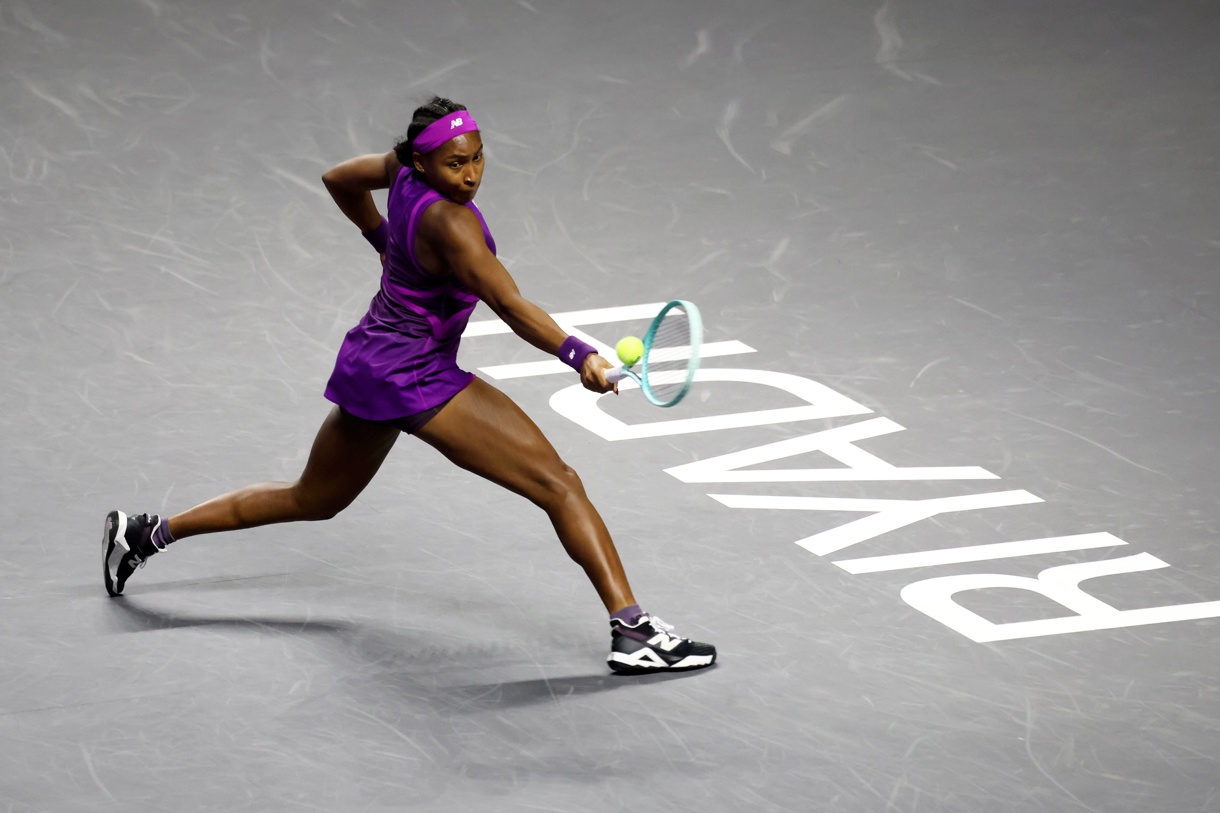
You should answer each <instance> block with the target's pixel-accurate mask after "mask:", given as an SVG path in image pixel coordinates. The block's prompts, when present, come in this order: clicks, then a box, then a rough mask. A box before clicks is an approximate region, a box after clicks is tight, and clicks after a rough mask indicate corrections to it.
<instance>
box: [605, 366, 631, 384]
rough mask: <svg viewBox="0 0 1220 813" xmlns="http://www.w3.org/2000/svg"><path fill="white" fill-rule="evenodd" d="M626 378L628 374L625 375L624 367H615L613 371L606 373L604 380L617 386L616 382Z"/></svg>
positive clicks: (625, 369)
mask: <svg viewBox="0 0 1220 813" xmlns="http://www.w3.org/2000/svg"><path fill="white" fill-rule="evenodd" d="M627 377H628V373H627V368H626V367H615V368H614V369H613V370H611V371H610V372H608V373H606V380H607V381H609V382H610V383H611V384H617V383H618V382H620V381H622V380H623V379H624V378H627Z"/></svg>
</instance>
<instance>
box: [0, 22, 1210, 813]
mask: <svg viewBox="0 0 1220 813" xmlns="http://www.w3.org/2000/svg"><path fill="white" fill-rule="evenodd" d="M1218 34H1220V5H1217V3H1215V2H1173V1H1172V0H1170V1H1168V2H1166V1H1165V0H1139V1H1138V2H1136V1H1131V2H1127V1H1126V0H1119V2H1095V1H1094V0H1084V1H1083V2H1075V3H1060V2H1051V1H1050V0H1032V1H1030V2H1013V1H1010V0H1001V1H1000V2H966V1H965V0H954V1H949V0H946V1H945V2H917V1H915V0H910V1H909V2H908V1H905V0H887V1H886V2H885V3H884V4H878V3H877V2H876V0H875V1H874V2H873V3H871V4H861V3H854V2H850V1H849V0H827V2H822V3H805V2H796V0H788V1H787V2H779V1H778V0H754V2H750V3H744V2H730V1H729V0H707V1H706V2H694V0H664V1H663V2H638V1H637V0H625V1H624V2H614V3H611V2H594V1H593V0H573V1H572V2H563V1H562V0H517V1H516V2H490V1H489V0H483V1H482V2H474V1H473V0H453V1H452V2H445V3H424V2H390V1H389V0H344V2H322V1H321V0H301V1H300V2H291V3H289V2H286V0H274V1H273V2H264V3H242V2H236V0H210V1H209V2H187V0H141V1H140V2H118V0H99V1H98V2H85V0H42V2H29V1H28V0H4V2H3V3H0V226H2V228H0V339H2V344H3V348H4V349H3V354H2V355H0V374H2V375H3V379H4V386H3V388H0V435H2V437H3V463H2V464H0V506H2V507H3V508H4V514H5V517H6V522H5V525H6V530H5V531H4V532H3V535H2V537H0V538H2V539H3V545H2V548H0V565H2V566H3V573H4V578H3V579H2V581H0V639H2V640H3V643H4V647H3V651H4V656H3V658H0V811H7V812H8V813H34V812H35V811H54V812H55V813H76V812H77V811H130V813H136V811H195V810H199V811H297V810H301V811H309V810H326V811H399V810H411V811H429V812H432V811H461V812H462V813H484V812H485V811H486V812H490V811H495V812H496V813H503V812H504V811H565V812H567V811H573V812H576V811H599V812H600V811H620V810H627V809H630V810H647V811H678V810H701V811H717V813H719V811H794V812H799V813H805V811H841V812H842V813H858V812H859V813H865V812H867V813H876V812H877V811H953V812H955V813H956V812H957V811H961V813H978V811H1054V813H1074V812H1075V811H1081V812H1083V811H1094V813H1119V812H1120V811H1141V812H1142V811H1164V812H1166V813H1179V812H1181V813H1186V812H1187V811H1191V812H1193V811H1220V778H1218V777H1220V764H1218V761H1220V760H1218V757H1220V688H1218V683H1217V673H1218V671H1220V654H1218V653H1220V650H1218V644H1220V624H1218V623H1217V620H1216V619H1217V618H1218V617H1220V560H1218V559H1217V557H1216V555H1215V553H1214V550H1215V545H1216V539H1217V536H1218V535H1220V508H1218V507H1217V505H1218V500H1217V497H1218V496H1220V493H1218V487H1217V484H1218V483H1220V463H1218V462H1217V458H1218V452H1220V427H1218V424H1217V421H1218V419H1220V401H1218V393H1220V322H1218V320H1220V270H1218V269H1220V163H1218V162H1217V147H1218V146H1220V50H1218V49H1217V47H1216V42H1217V35H1218ZM434 92H435V93H440V94H442V95H445V96H449V97H451V98H453V99H456V100H458V101H460V102H462V103H464V104H466V105H468V106H469V108H470V110H471V111H472V112H473V113H474V114H475V115H476V116H477V117H478V121H479V123H480V125H481V126H482V131H483V139H484V141H485V143H486V145H487V154H488V167H487V171H486V175H485V176H484V182H483V186H482V189H481V191H480V193H479V198H478V202H479V205H480V206H481V208H482V210H483V212H484V213H485V214H486V216H487V220H488V223H489V225H490V227H491V230H492V232H493V233H494V235H495V238H496V241H497V243H498V245H499V251H500V257H501V259H502V261H503V262H504V264H505V265H506V267H508V269H509V270H510V271H511V272H512V274H513V276H514V277H515V279H516V280H517V282H518V284H519V285H520V286H521V288H522V290H523V291H525V292H526V294H527V295H528V296H529V297H530V298H532V299H533V300H534V301H535V302H537V303H538V304H539V305H541V306H542V307H544V308H545V309H547V310H548V311H549V312H551V313H553V314H556V315H559V319H560V321H561V323H562V324H564V325H566V326H570V327H572V328H578V329H579V330H581V331H583V332H585V333H586V334H587V335H589V336H590V337H592V338H593V339H595V340H596V341H597V342H599V343H601V344H602V345H603V346H605V347H609V346H613V344H614V343H615V342H616V341H617V340H618V338H619V337H621V336H625V335H628V334H634V335H640V333H641V332H642V331H643V330H644V328H645V326H646V325H647V323H648V319H647V314H648V313H649V312H652V311H655V309H656V306H657V305H658V304H659V303H663V302H665V301H667V300H670V299H674V298H685V299H689V300H692V301H694V302H696V303H697V304H698V305H699V306H700V307H701V309H702V312H703V316H704V319H705V322H706V336H705V341H706V343H707V344H706V349H707V351H708V352H707V353H706V354H705V357H704V359H703V366H702V369H701V373H700V375H701V378H700V380H699V381H697V382H696V383H695V387H694V389H693V390H692V392H691V395H690V396H689V397H688V398H687V399H686V400H685V401H684V402H683V403H682V404H680V405H679V406H678V407H676V408H674V409H672V410H668V411H665V410H658V409H656V408H653V407H650V406H649V405H647V404H646V403H645V402H644V400H643V398H642V396H641V393H640V392H639V391H637V390H630V391H624V392H623V394H622V395H620V396H619V397H618V398H615V397H613V396H605V397H602V398H601V399H597V398H596V397H595V396H593V395H592V394H589V393H584V392H583V391H580V390H579V389H574V388H575V387H576V386H577V383H578V382H577V380H576V376H575V375H573V374H572V373H571V371H569V370H567V368H565V367H562V365H559V364H558V362H555V364H556V365H557V366H558V368H559V371H558V372H553V369H554V368H551V367H550V366H549V365H546V364H542V365H538V364H535V363H536V362H545V361H546V357H545V356H544V355H543V354H542V353H541V352H540V351H537V350H535V349H533V348H532V347H530V346H528V345H526V344H525V343H524V342H522V341H520V340H519V339H517V338H516V337H514V336H512V335H511V334H508V333H506V332H505V331H504V330H503V329H502V326H501V325H499V324H498V323H496V322H495V321H494V316H493V314H491V313H490V311H488V310H487V309H486V308H485V307H483V306H480V307H479V309H478V310H477V311H476V313H475V316H474V317H473V320H472V322H471V327H470V329H469V331H468V334H467V337H466V339H465V340H464V342H463V350H462V357H461V360H462V362H463V364H464V366H466V368H467V369H470V370H474V371H478V372H479V374H480V375H481V376H482V377H483V378H484V379H486V380H488V381H490V382H492V383H494V384H495V385H496V386H498V387H500V388H501V389H503V390H504V391H505V392H507V393H508V394H509V395H510V396H511V397H512V398H514V399H515V400H516V401H517V402H518V403H519V404H521V406H522V407H523V408H524V409H525V410H526V411H527V412H528V413H529V414H530V415H531V416H532V417H533V418H534V419H535V421H536V422H537V423H538V424H539V426H541V427H542V429H543V430H544V431H545V432H546V433H547V435H548V437H550V439H551V440H552V442H553V443H554V444H555V446H556V447H557V448H558V449H559V450H560V452H561V454H562V455H563V456H564V458H565V459H566V460H567V461H568V462H569V463H570V464H571V465H572V466H573V467H575V468H576V469H577V470H578V471H579V472H580V473H581V475H582V477H583V479H584V482H585V484H586V487H587V488H588V490H589V492H590V494H591V495H592V496H593V498H594V501H595V502H596V504H597V505H598V506H599V508H600V509H601V511H602V513H603V515H604V516H605V519H606V521H607V523H608V524H609V526H610V528H611V530H612V532H613V533H614V535H615V538H616V541H617V544H618V547H619V549H620V551H621V553H622V556H623V559H624V561H625V563H626V565H627V570H628V574H629V575H630V577H631V579H632V583H633V586H634V588H635V592H636V595H637V596H638V597H639V598H640V599H641V604H643V605H644V606H645V607H646V608H648V609H650V610H652V611H653V612H654V613H657V614H658V615H660V616H661V617H662V618H664V619H665V620H667V621H669V622H671V623H673V624H675V625H676V626H677V627H678V630H679V631H680V632H682V633H683V634H686V635H689V636H690V637H693V638H696V639H698V640H704V641H710V642H712V643H715V644H716V645H717V646H718V648H719V650H720V660H719V663H718V664H717V665H716V667H715V668H713V669H711V670H706V671H703V672H695V673H690V674H688V675H685V676H651V677H627V678H623V677H615V676H612V675H611V674H610V673H609V671H608V670H607V668H606V665H605V657H606V654H607V652H608V645H609V636H608V627H607V626H606V620H605V616H604V613H603V611H602V608H601V606H600V604H599V603H598V601H597V598H596V595H595V594H594V592H593V590H592V589H591V588H590V587H589V585H588V584H587V582H586V580H585V578H584V576H583V574H582V573H581V572H580V571H579V569H578V568H577V567H576V566H575V565H573V564H572V563H571V562H570V561H569V560H568V559H567V557H566V556H565V555H564V553H563V551H562V549H561V547H560V546H559V544H558V542H557V541H556V540H555V538H554V534H553V532H552V530H551V527H550V525H549V523H548V522H547V520H546V517H545V515H544V514H543V513H542V512H540V511H538V510H537V509H536V508H534V507H533V506H532V505H530V504H529V503H527V502H526V501H524V500H521V499H519V498H517V497H515V496H513V495H511V494H509V493H507V492H505V491H501V490H499V489H498V488H496V487H495V486H493V485H490V484H488V483H485V482H482V481H479V480H476V479H474V478H473V477H472V476H471V475H468V474H467V473H465V472H463V471H461V470H458V469H456V468H455V467H453V466H451V465H450V464H448V463H447V462H446V461H445V460H443V459H442V458H441V457H440V455H438V454H437V453H436V452H435V451H433V450H432V449H431V448H429V447H428V446H426V445H425V444H423V443H421V442H419V441H418V440H416V439H413V438H409V437H404V438H402V439H401V440H400V441H399V442H398V445H397V447H396V448H395V449H394V451H393V453H392V454H391V456H390V459H389V461H388V462H387V463H386V465H385V466H384V468H383V469H382V470H381V473H380V474H379V475H378V477H377V479H375V480H374V482H373V484H372V485H371V486H370V487H369V488H368V490H367V491H366V492H365V493H364V494H363V495H362V496H361V498H360V499H359V500H358V501H357V502H356V504H355V505H354V506H353V507H352V508H350V509H348V511H346V512H344V513H343V514H341V515H340V516H339V517H337V518H336V519H334V520H332V521H329V522H324V523H310V524H297V525H285V526H275V527H268V528H263V529H259V530H255V531H250V532H244V533H238V534H232V535H225V536H216V537H201V538H193V539H189V540H183V541H181V542H180V543H178V544H176V545H175V546H174V547H173V548H172V549H171V550H170V551H168V552H167V553H165V554H164V555H162V556H158V557H157V558H156V559H154V560H153V561H151V562H149V564H148V567H146V568H144V569H143V570H140V571H138V572H137V573H136V575H135V576H134V577H133V579H132V580H131V582H130V583H129V585H128V587H127V590H126V593H125V595H124V596H123V597H121V598H117V599H111V598H108V597H107V595H106V591H105V589H104V588H103V584H102V574H101V572H100V571H101V568H100V567H99V565H100V561H99V559H100V556H99V548H98V542H99V538H100V532H101V525H102V520H103V517H104V516H105V514H106V512H107V511H109V510H111V509H115V508H117V509H122V510H124V511H126V512H128V513H131V512H143V511H147V512H150V513H153V512H157V513H162V514H169V513H174V512H178V511H182V510H184V509H185V508H187V507H189V506H191V505H193V504H195V503H197V502H199V501H202V500H204V499H207V498H210V497H212V496H215V495H217V494H219V493H221V492H224V491H228V490H230V489H233V488H236V487H239V486H242V485H245V484H247V483H251V482H258V481H261V480H267V479H281V480H290V479H293V478H295V477H296V476H297V474H298V473H299V471H300V469H301V467H302V465H303V464H304V461H305V455H306V452H307V450H308V448H309V444H310V442H311V440H312V438H313V434H314V432H315V431H316V429H317V427H318V425H319V423H320V422H321V420H322V418H323V417H324V416H325V415H326V414H327V412H328V411H329V408H330V404H329V403H328V402H327V401H326V400H325V399H324V398H323V397H322V390H323V387H324V385H325V382H326V379H327V376H328V375H329V373H330V370H331V366H332V364H333V363H334V359H335V353H336V352H337V350H338V347H339V343H340V341H341V340H342V337H343V335H344V333H345V332H346V330H347V329H348V328H349V327H351V326H352V325H353V324H355V322H356V321H357V320H358V319H359V318H360V316H361V315H362V314H363V313H364V310H365V308H366V307H367V304H368V301H369V299H370V298H371V297H372V295H373V294H374V292H375V291H376V289H377V285H378V277H379V274H380V269H379V267H378V264H377V259H376V256H375V255H374V254H373V253H372V251H371V250H370V249H369V247H368V246H367V244H365V242H364V241H363V240H362V239H361V238H360V235H359V234H358V233H357V232H356V231H355V229H354V228H353V227H352V226H351V224H350V223H348V221H347V220H346V219H345V218H344V217H343V215H342V214H341V213H340V212H339V210H338V209H337V208H336V207H335V206H334V205H333V203H332V202H331V201H330V199H329V197H328V196H327V194H326V191H325V189H324V188H323V186H322V184H321V182H320V176H321V174H322V173H323V172H324V171H325V170H326V169H327V168H328V167H330V166H332V165H334V164H336V163H338V162H339V161H341V160H343V159H345V158H348V157H350V156H353V155H356V154H359V153H365V152H381V151H385V150H388V149H389V148H390V147H391V146H392V145H393V143H394V141H395V139H396V138H397V137H398V136H399V135H400V134H402V133H403V132H404V131H405V129H406V126H407V123H408V121H409V116H410V112H411V110H412V109H413V108H414V107H415V106H416V105H418V104H420V103H421V102H423V101H424V100H426V98H427V97H428V96H429V95H430V94H432V93H434ZM565 371H566V372H565Z"/></svg>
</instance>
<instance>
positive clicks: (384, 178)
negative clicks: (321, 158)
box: [322, 150, 402, 232]
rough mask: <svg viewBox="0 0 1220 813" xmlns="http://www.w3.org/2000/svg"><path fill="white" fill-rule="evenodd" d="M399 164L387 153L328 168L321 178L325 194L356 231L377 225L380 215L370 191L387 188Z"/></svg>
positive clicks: (369, 228) (392, 180) (351, 160)
mask: <svg viewBox="0 0 1220 813" xmlns="http://www.w3.org/2000/svg"><path fill="white" fill-rule="evenodd" d="M401 168H402V165H401V164H399V163H398V156H396V155H395V154H394V151H393V150H391V151H390V152H387V153H385V154H380V153H377V154H372V155H358V156H356V157H355V158H349V159H347V160H346V161H344V162H343V163H341V164H337V165H335V166H333V167H331V168H330V169H328V170H327V171H326V172H325V173H323V175H322V183H323V184H325V185H326V191H327V192H330V196H331V197H332V198H334V201H335V203H336V204H337V205H338V207H339V209H340V210H342V212H343V214H345V215H347V219H348V220H350V221H352V222H353V223H355V224H356V226H357V228H359V229H360V231H362V232H364V231H372V230H373V229H375V228H377V227H378V226H379V225H381V212H379V211H377V204H376V203H374V202H373V196H372V194H371V193H372V191H373V190H374V189H388V188H389V187H390V184H392V183H393V182H394V178H396V177H397V176H398V171H399V170H400V169H401Z"/></svg>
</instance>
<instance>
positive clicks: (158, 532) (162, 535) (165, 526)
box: [152, 519, 174, 550]
mask: <svg viewBox="0 0 1220 813" xmlns="http://www.w3.org/2000/svg"><path fill="white" fill-rule="evenodd" d="M152 542H153V544H154V545H156V546H157V550H165V546H166V545H170V544H173V542H174V535H173V534H171V533H170V532H169V520H168V519H162V520H158V521H157V527H155V528H153V532H152Z"/></svg>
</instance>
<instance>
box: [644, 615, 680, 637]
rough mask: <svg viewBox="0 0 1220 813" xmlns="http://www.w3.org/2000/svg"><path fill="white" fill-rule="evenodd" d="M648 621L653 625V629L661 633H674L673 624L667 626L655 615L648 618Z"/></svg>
mask: <svg viewBox="0 0 1220 813" xmlns="http://www.w3.org/2000/svg"><path fill="white" fill-rule="evenodd" d="M648 619H649V621H650V622H651V623H652V626H653V629H656V630H658V631H660V632H664V633H666V634H668V633H671V632H673V631H674V625H673V624H666V623H665V622H664V621H662V620H661V619H659V618H657V617H656V616H655V615H650V616H648ZM674 637H675V638H676V637H680V636H674Z"/></svg>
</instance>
